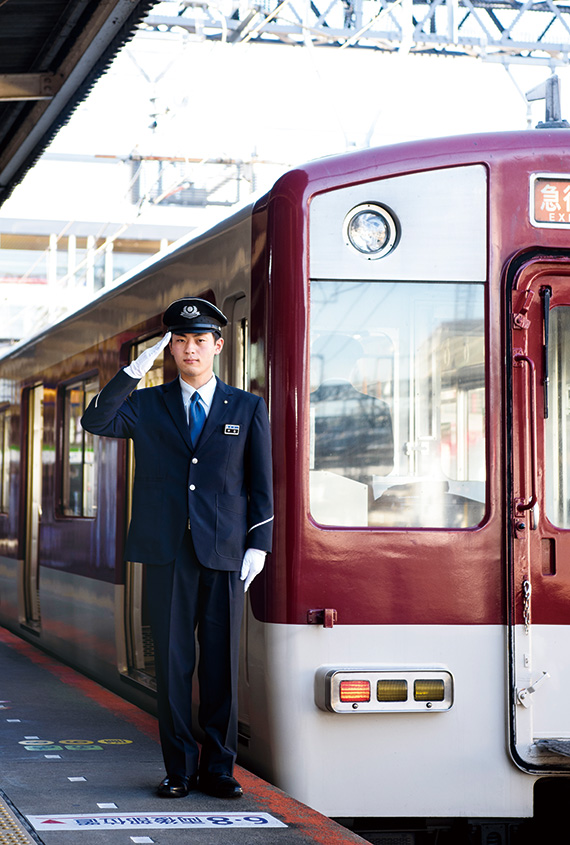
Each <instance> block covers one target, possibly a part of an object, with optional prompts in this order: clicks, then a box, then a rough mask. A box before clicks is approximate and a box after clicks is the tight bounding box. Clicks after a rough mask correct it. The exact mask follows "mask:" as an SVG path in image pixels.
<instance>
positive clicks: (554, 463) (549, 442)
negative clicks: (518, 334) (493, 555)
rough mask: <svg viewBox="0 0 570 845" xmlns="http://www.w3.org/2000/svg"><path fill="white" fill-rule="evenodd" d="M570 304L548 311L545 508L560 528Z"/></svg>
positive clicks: (564, 498) (566, 462)
mask: <svg viewBox="0 0 570 845" xmlns="http://www.w3.org/2000/svg"><path fill="white" fill-rule="evenodd" d="M569 356H570V307H568V306H559V307H557V308H553V309H552V310H551V312H550V320H549V342H548V373H549V388H548V417H547V418H546V420H545V425H546V436H545V483H544V490H545V510H546V515H547V517H548V518H549V520H550V521H551V522H552V523H553V524H554V525H556V526H558V527H559V528H570V363H569Z"/></svg>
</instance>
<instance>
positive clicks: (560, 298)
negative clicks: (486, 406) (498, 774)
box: [507, 257, 570, 771]
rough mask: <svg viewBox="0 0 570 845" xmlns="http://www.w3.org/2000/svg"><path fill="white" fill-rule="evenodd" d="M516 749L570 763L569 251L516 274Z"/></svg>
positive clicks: (525, 758)
mask: <svg viewBox="0 0 570 845" xmlns="http://www.w3.org/2000/svg"><path fill="white" fill-rule="evenodd" d="M511 279H512V284H510V283H509V287H510V292H509V296H510V300H511V302H510V315H509V317H510V323H511V332H510V334H511V367H510V374H509V377H510V390H511V400H512V404H511V413H512V418H511V422H512V425H510V426H507V438H509V439H510V446H511V455H512V459H511V462H510V472H509V479H510V531H509V534H510V542H509V566H510V573H509V575H510V578H509V584H510V601H509V612H510V626H509V633H510V658H511V707H510V712H511V750H512V753H513V756H514V759H515V760H516V762H517V763H518V764H519V765H520V766H521V767H522V768H524V769H526V770H528V771H564V770H567V769H570V710H569V709H568V701H569V700H570V624H569V623H570V257H568V258H562V257H557V258H553V259H552V260H547V259H545V258H539V259H538V258H537V260H534V261H533V260H527V262H526V263H525V264H524V265H522V266H520V267H519V268H518V269H517V270H516V272H514V273H511Z"/></svg>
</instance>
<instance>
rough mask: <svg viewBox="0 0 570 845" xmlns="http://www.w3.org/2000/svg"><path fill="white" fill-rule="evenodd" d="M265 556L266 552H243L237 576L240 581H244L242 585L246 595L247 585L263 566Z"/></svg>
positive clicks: (257, 550) (251, 550) (256, 550)
mask: <svg viewBox="0 0 570 845" xmlns="http://www.w3.org/2000/svg"><path fill="white" fill-rule="evenodd" d="M266 554H267V552H262V551H260V550H259V549H246V550H245V554H244V556H243V562H242V565H241V572H240V576H239V577H240V581H245V584H244V585H243V591H244V593H247V590H248V587H249V585H250V584H251V582H252V581H253V579H254V578H255V576H256V575H259V573H260V572H261V570H262V569H263V567H264V566H265V555H266Z"/></svg>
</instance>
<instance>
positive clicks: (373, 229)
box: [344, 202, 398, 259]
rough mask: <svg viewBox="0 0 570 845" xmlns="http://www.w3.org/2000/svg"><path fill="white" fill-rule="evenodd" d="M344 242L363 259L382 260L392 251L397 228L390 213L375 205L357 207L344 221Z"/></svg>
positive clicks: (364, 204) (367, 204) (370, 203)
mask: <svg viewBox="0 0 570 845" xmlns="http://www.w3.org/2000/svg"><path fill="white" fill-rule="evenodd" d="M344 236H345V242H346V244H347V246H348V247H349V248H350V249H353V250H355V251H356V252H358V254H359V255H361V256H363V257H364V258H368V259H373V258H382V257H383V256H384V255H387V254H388V253H389V252H391V251H392V249H394V247H395V245H396V242H397V240H398V226H397V224H396V220H395V218H394V216H393V215H392V213H391V212H390V211H388V209H387V208H384V206H382V205H378V204H377V203H372V202H367V203H362V204H361V205H357V206H356V207H355V208H353V209H352V211H349V213H348V214H347V215H346V217H345V219H344Z"/></svg>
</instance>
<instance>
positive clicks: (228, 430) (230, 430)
mask: <svg viewBox="0 0 570 845" xmlns="http://www.w3.org/2000/svg"><path fill="white" fill-rule="evenodd" d="M224 434H239V425H226V426H225V428H224Z"/></svg>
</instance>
